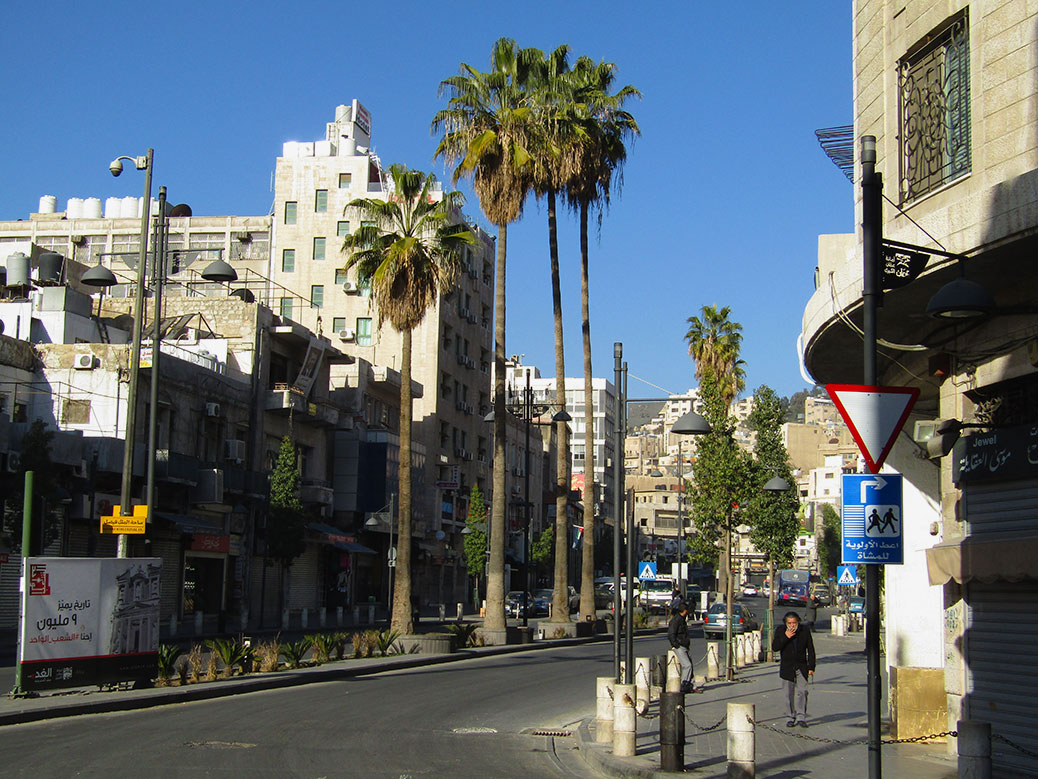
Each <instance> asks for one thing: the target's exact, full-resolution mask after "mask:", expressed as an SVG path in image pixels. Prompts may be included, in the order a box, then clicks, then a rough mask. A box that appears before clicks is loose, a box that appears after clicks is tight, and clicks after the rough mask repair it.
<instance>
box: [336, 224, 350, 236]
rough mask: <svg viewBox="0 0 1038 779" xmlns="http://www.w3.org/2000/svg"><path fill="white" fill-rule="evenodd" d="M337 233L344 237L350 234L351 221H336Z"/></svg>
mask: <svg viewBox="0 0 1038 779" xmlns="http://www.w3.org/2000/svg"><path fill="white" fill-rule="evenodd" d="M335 234H336V235H337V236H339V237H340V238H344V237H346V236H347V235H349V234H350V223H349V222H336V224H335Z"/></svg>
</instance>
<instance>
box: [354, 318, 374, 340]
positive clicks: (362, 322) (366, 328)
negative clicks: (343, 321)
mask: <svg viewBox="0 0 1038 779" xmlns="http://www.w3.org/2000/svg"><path fill="white" fill-rule="evenodd" d="M357 346H371V317H366V316H362V317H358V318H357Z"/></svg>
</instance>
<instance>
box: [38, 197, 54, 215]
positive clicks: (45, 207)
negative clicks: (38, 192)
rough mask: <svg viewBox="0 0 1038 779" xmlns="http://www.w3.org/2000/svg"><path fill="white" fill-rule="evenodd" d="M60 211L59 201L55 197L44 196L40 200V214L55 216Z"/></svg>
mask: <svg viewBox="0 0 1038 779" xmlns="http://www.w3.org/2000/svg"><path fill="white" fill-rule="evenodd" d="M57 210H58V199H57V198H56V197H54V195H44V196H43V197H41V198H40V213H41V214H53V213H55V212H56V211H57Z"/></svg>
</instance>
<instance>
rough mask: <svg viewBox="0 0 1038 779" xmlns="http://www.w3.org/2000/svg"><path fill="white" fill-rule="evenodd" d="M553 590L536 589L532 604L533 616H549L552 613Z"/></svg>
mask: <svg viewBox="0 0 1038 779" xmlns="http://www.w3.org/2000/svg"><path fill="white" fill-rule="evenodd" d="M551 593H552V591H551V590H534V591H533V601H531V603H532V605H531V606H530V616H531V617H547V616H548V615H549V614H551Z"/></svg>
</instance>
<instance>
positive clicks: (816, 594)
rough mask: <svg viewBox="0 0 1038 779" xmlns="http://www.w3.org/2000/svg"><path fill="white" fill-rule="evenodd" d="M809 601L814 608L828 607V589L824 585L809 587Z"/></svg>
mask: <svg viewBox="0 0 1038 779" xmlns="http://www.w3.org/2000/svg"><path fill="white" fill-rule="evenodd" d="M811 600H812V601H814V603H815V605H816V606H828V605H829V588H828V587H827V586H826V585H824V584H812V585H811Z"/></svg>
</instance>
